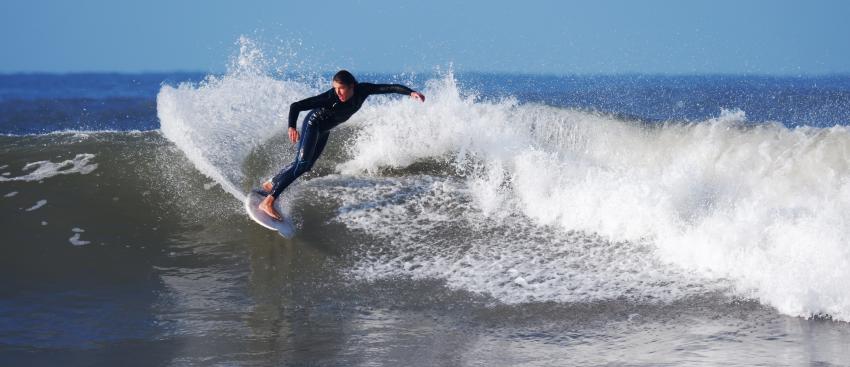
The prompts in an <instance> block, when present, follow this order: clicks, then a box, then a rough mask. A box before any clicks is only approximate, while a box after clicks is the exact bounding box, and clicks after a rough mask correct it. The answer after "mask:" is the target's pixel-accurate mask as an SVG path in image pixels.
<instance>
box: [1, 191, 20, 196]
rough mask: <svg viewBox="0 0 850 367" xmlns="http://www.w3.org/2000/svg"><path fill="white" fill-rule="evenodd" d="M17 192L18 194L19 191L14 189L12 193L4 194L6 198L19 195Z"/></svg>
mask: <svg viewBox="0 0 850 367" xmlns="http://www.w3.org/2000/svg"><path fill="white" fill-rule="evenodd" d="M17 194H18V192H17V191H12V192H10V193H8V194H6V195H3V197H5V198H10V197H13V196H15V195H17Z"/></svg>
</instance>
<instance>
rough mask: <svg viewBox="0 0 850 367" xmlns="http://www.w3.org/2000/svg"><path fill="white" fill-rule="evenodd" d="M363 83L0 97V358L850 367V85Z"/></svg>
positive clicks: (106, 86)
mask: <svg viewBox="0 0 850 367" xmlns="http://www.w3.org/2000/svg"><path fill="white" fill-rule="evenodd" d="M355 75H357V76H358V77H359V79H360V80H361V81H370V82H379V83H404V84H407V85H409V86H411V87H413V88H415V89H417V90H420V91H422V92H423V93H424V94H425V95H426V96H427V100H426V102H425V103H418V102H416V101H414V100H412V99H410V98H404V97H401V96H372V97H370V98H369V100H368V101H367V102H366V104H365V105H364V107H363V109H362V110H361V111H360V112H359V113H358V114H356V115H355V116H354V117H352V119H351V120H349V121H348V122H346V123H345V124H343V125H341V126H340V127H339V128H337V129H335V130H334V131H333V132H332V134H331V139H330V143H329V147H328V149H327V150H326V152H325V154H324V156H323V157H322V158H321V160H320V161H319V162H318V163H317V166H316V167H315V168H314V170H313V171H312V172H310V173H309V174H307V175H305V176H304V177H302V178H301V179H299V181H297V184H296V185H294V186H293V187H291V188H290V190H288V191H287V192H285V193H284V195H283V196H282V198H283V200H284V203H285V205H286V207H287V215H289V216H291V217H292V218H293V220H294V222H295V223H296V225H297V226H298V233H297V235H296V236H295V238H293V239H285V238H283V237H281V236H279V235H278V234H277V233H275V232H272V231H268V230H266V229H264V228H262V227H260V226H259V225H257V224H255V223H253V222H252V221H250V220H249V219H248V217H247V216H246V215H245V214H244V210H243V208H242V200H243V199H244V193H245V192H247V191H248V190H249V189H251V188H252V187H255V186H257V185H258V184H259V182H260V181H261V180H263V179H264V178H266V177H268V176H270V175H273V174H274V173H275V172H277V170H278V169H280V168H281V167H282V166H284V165H286V164H288V163H289V161H290V160H291V159H292V157H293V152H294V149H293V147H292V146H291V144H289V142H288V141H287V139H286V137H285V127H286V122H285V116H286V115H287V112H288V107H289V104H290V103H292V102H294V101H296V100H299V99H302V98H305V97H308V96H312V95H314V94H317V93H319V92H321V91H324V90H327V89H328V88H329V85H330V82H329V74H325V73H306V72H302V73H293V72H281V71H275V72H269V71H266V70H264V68H263V67H260V66H258V64H257V63H256V62H253V61H252V60H251V59H250V58H247V59H245V58H241V57H240V58H239V59H237V60H236V62H234V63H233V65H231V67H230V68H229V69H228V71H227V72H226V73H222V74H210V75H207V74H203V73H173V74H69V75H44V74H26V75H24V74H16V75H0V134H2V135H0V213H2V217H0V218H2V220H0V234H2V237H0V238H2V240H0V365H2V366H56V365H62V366H95V365H96V366H117V365H120V366H269V365H285V366H302V365H317V366H326V365H330V366H335V365H339V366H398V365H406V366H564V365H630V366H659V365H670V366H717V365H724V366H754V365H763V366H810V365H816V366H843V365H850V349H848V348H847V346H848V345H850V323H848V322H850V127H848V125H850V76H817V77H811V76H788V77H774V76H729V75H694V76H687V75H686V76H648V75H618V76H533V75H507V74H477V73H454V72H452V71H451V70H450V69H449V70H443V71H436V72H433V73H429V74H358V73H356V71H355ZM302 117H303V114H302Z"/></svg>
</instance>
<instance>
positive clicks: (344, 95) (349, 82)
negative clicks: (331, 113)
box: [333, 70, 357, 102]
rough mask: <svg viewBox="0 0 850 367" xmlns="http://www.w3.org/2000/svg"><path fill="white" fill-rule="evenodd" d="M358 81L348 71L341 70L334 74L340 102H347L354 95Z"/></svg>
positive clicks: (335, 90)
mask: <svg viewBox="0 0 850 367" xmlns="http://www.w3.org/2000/svg"><path fill="white" fill-rule="evenodd" d="M355 85H357V79H354V75H351V73H349V72H348V70H340V71H338V72H337V73H336V74H334V79H333V87H334V92H336V96H337V97H339V101H340V102H345V101H347V100H348V99H349V98H351V96H353V95H354V86H355Z"/></svg>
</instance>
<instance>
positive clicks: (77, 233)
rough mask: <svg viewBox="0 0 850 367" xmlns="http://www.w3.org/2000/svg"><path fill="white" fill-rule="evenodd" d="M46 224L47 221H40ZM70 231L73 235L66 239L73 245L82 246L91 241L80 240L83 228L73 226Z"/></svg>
mask: <svg viewBox="0 0 850 367" xmlns="http://www.w3.org/2000/svg"><path fill="white" fill-rule="evenodd" d="M46 224H47V222H42V225H46ZM71 232H73V233H74V235H73V236H71V238H69V239H68V242H70V243H71V244H72V245H74V246H84V245H88V244H90V243H91V241H83V240H80V236H81V234H82V233H84V232H85V230H84V229H82V228H77V227H74V228H71Z"/></svg>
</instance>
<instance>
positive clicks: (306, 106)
mask: <svg viewBox="0 0 850 367" xmlns="http://www.w3.org/2000/svg"><path fill="white" fill-rule="evenodd" d="M329 93H333V89H330V90H328V91H327V92H325V93H322V94H319V95H317V96H312V97H310V98H307V99H302V100H300V101H298V102H294V103H292V104H291V105H289V127H292V128H294V127H295V126H296V124H297V123H298V114H299V113H301V111H307V110H312V109H314V108H319V107H330V106H328V101H330V98H329V95H328V94H329Z"/></svg>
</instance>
